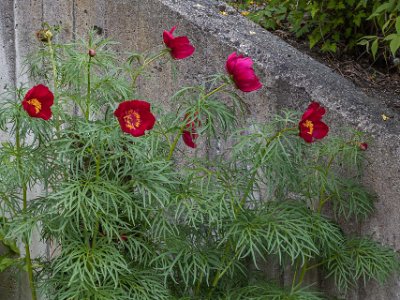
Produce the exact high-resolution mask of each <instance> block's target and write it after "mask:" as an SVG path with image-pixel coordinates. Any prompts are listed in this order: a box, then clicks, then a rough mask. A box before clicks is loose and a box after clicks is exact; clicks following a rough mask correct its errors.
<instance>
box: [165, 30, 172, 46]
mask: <svg viewBox="0 0 400 300" xmlns="http://www.w3.org/2000/svg"><path fill="white" fill-rule="evenodd" d="M173 39H174V36H173V35H172V34H171V33H170V32H168V31H164V32H163V40H164V43H165V45H167V47H168V48H171V47H170V43H171V41H172V40H173Z"/></svg>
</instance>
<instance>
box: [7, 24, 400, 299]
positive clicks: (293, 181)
mask: <svg viewBox="0 0 400 300" xmlns="http://www.w3.org/2000/svg"><path fill="white" fill-rule="evenodd" d="M41 32H43V34H41V35H40V37H41V39H40V49H39V51H37V52H36V53H34V54H32V55H31V56H30V57H29V58H28V60H27V62H28V66H29V68H28V70H29V71H30V75H31V77H32V78H33V79H35V80H37V82H38V83H40V82H41V83H42V84H43V85H42V86H40V87H41V88H40V89H41V91H46V93H47V94H46V95H47V96H46V97H48V96H49V94H48V90H49V91H51V93H52V94H54V105H52V106H50V105H47V104H46V103H48V102H49V101H48V102H46V101H45V102H40V100H41V97H42V94H41V93H40V91H39V92H38V91H37V90H36V92H38V93H36V94H35V93H33V92H27V91H28V89H25V88H18V89H16V90H15V91H10V92H8V93H7V94H3V95H2V96H1V103H0V127H1V129H2V130H3V131H4V132H5V133H7V134H8V135H9V137H10V138H9V140H8V141H5V142H3V143H2V145H1V148H0V160H1V163H2V168H1V170H0V178H1V180H0V199H1V201H0V213H1V215H0V217H1V218H0V226H1V227H0V240H1V241H2V242H3V244H4V245H5V246H6V247H7V249H8V250H7V251H6V253H5V255H3V256H1V257H0V271H3V270H5V269H6V268H8V267H14V268H15V267H18V268H20V269H21V270H26V271H27V272H28V275H29V282H30V287H31V291H32V299H34V300H35V299H38V297H41V296H43V297H44V298H45V299H57V300H63V299H65V300H67V299H68V300H70V299H74V300H78V299H79V300H81V299H85V300H86V299H88V300H89V299H90V300H92V299H140V300H147V299H181V300H183V299H254V300H255V299H276V300H278V299H279V300H280V299H323V296H324V295H323V292H322V291H319V292H318V291H317V286H314V287H313V288H310V287H309V284H310V282H307V284H306V283H305V281H306V280H305V278H306V274H307V273H308V272H314V270H315V269H316V268H320V270H321V272H322V273H323V274H324V276H326V277H327V278H332V279H333V280H334V282H335V283H336V285H337V288H338V290H340V292H346V290H347V289H348V288H349V287H353V286H355V285H357V284H358V283H359V279H362V280H363V281H364V282H366V281H367V280H370V279H373V280H378V281H379V282H383V281H384V280H385V279H386V278H388V276H390V275H391V274H392V273H393V272H394V271H397V269H398V260H397V256H396V254H395V252H394V251H393V250H391V249H390V248H388V247H386V246H382V245H380V244H379V243H377V242H374V241H372V240H370V239H368V238H365V237H364V238H361V237H354V236H351V237H349V236H346V235H345V234H344V233H343V231H342V230H341V229H340V227H339V225H338V224H339V223H340V224H343V223H344V221H347V220H351V221H359V219H360V218H367V217H368V215H370V213H371V212H372V211H373V199H374V196H373V195H372V194H371V193H370V192H369V191H367V190H366V189H365V188H364V187H363V186H362V185H361V184H360V176H361V171H362V158H363V155H364V154H365V151H362V150H365V147H364V149H362V147H361V146H360V145H361V143H363V137H362V135H361V134H360V133H354V132H343V137H331V136H328V137H327V136H326V135H327V133H328V129H329V128H328V126H327V125H326V124H325V123H323V122H322V121H321V119H322V117H323V115H324V113H325V110H324V109H323V108H322V107H321V106H320V105H319V104H317V103H312V104H310V106H309V108H308V109H307V110H306V112H305V113H304V114H303V117H301V114H299V113H295V112H287V111H283V112H280V113H278V114H277V116H275V117H274V118H273V119H272V120H271V121H269V122H268V123H267V124H255V123H252V124H247V126H244V125H243V124H244V122H243V119H244V118H243V116H247V115H249V112H248V107H247V105H251V103H247V104H246V103H245V102H244V101H243V100H242V99H241V98H240V93H241V91H239V90H238V89H240V90H242V91H245V92H251V91H255V90H257V89H259V88H261V86H262V85H261V83H260V82H259V79H258V77H257V76H256V75H255V72H254V70H253V67H252V60H251V59H250V58H244V57H243V56H241V55H237V54H236V53H234V54H232V55H231V56H230V59H228V60H229V68H228V70H227V71H228V72H229V74H217V75H215V76H211V77H209V78H207V80H206V82H204V84H203V85H200V86H195V87H184V88H182V89H181V90H179V91H178V92H176V94H175V95H174V96H173V97H172V98H171V106H170V108H171V109H168V110H166V109H165V108H161V107H158V106H157V102H156V101H154V100H153V99H146V97H145V95H142V94H141V93H140V88H138V87H137V84H136V81H137V79H138V78H139V77H140V76H142V75H145V74H146V71H147V70H148V68H149V67H151V64H152V63H153V62H154V61H155V60H161V61H162V62H165V63H167V64H183V63H190V62H184V61H179V62H177V61H175V59H184V58H187V57H189V56H191V55H192V54H193V52H194V46H192V44H191V43H190V41H189V39H188V38H187V37H184V36H180V37H173V36H172V37H169V40H168V43H167V42H165V44H166V46H167V48H165V49H162V50H161V51H160V52H158V53H155V52H150V53H145V54H139V53H132V54H131V55H130V56H129V59H128V62H127V63H125V62H122V64H121V66H119V62H120V61H121V58H120V57H117V56H116V54H115V53H114V52H113V50H112V46H113V45H114V43H112V42H110V41H108V40H104V39H102V37H101V36H98V34H96V33H95V32H90V33H89V35H88V37H87V39H85V40H79V41H78V42H76V43H69V44H62V43H59V42H57V36H56V35H55V32H56V30H55V29H54V28H50V27H48V26H47V25H46V24H44V29H43V30H42V31H41ZM51 32H53V33H54V34H51ZM166 32H167V31H166ZM167 33H168V32H167ZM169 33H170V34H171V32H169ZM171 35H172V34H171ZM164 39H165V38H164ZM173 40H177V41H175V42H173V43H172V42H171V41H173ZM161 41H162V40H161ZM161 41H160V42H161ZM181 47H183V48H181ZM196 51H201V49H197V50H196ZM167 54H170V55H167ZM232 57H235V58H237V59H234V60H232ZM243 63H244V65H236V64H243ZM240 68H245V69H246V72H245V73H240V72H239V73H238V72H237V71H238V70H239V69H240ZM223 71H224V70H222V72H223ZM246 74H247V75H246ZM246 76H248V77H246ZM248 85H249V86H250V88H249V89H247V88H246V87H248ZM44 86H47V87H48V88H44ZM244 87H245V88H244ZM160 88H161V87H160ZM32 94H35V95H36V96H35V97H33V96H32ZM26 95H29V97H27V96H26ZM139 95H140V97H139ZM30 96H32V97H30ZM28 98H29V99H28ZM48 99H50V98H48ZM138 99H144V100H140V101H139V100H138ZM23 101H25V102H26V103H25V105H24V104H23ZM27 101H30V102H29V103H28V102H27ZM50 102H51V101H50ZM50 102H49V103H50ZM42 104H43V105H44V104H46V105H47V106H46V107H44V106H43V105H42ZM117 107H119V109H117ZM172 108H174V109H172ZM42 109H46V114H45V115H43V116H44V117H37V116H42V115H39V114H40V112H41V110H42ZM113 112H114V114H113ZM50 116H51V118H50ZM242 126H243V127H244V128H243V129H241V128H240V127H242ZM193 134H195V135H193ZM315 139H318V140H315ZM216 142H218V143H220V144H221V145H223V147H222V150H220V151H216V152H215V153H212V158H210V155H209V154H210V153H207V152H206V151H204V150H205V149H207V148H208V145H210V144H212V143H216ZM188 146H189V147H188ZM192 148H195V149H192ZM39 188H40V190H41V192H40V193H37V194H35V196H34V197H33V199H32V200H31V201H27V200H28V191H29V190H32V189H39ZM33 230H39V232H40V234H41V238H42V239H43V241H44V242H46V243H47V244H48V247H49V250H50V251H49V253H47V255H44V254H43V256H42V257H36V258H32V257H30V245H31V244H32V238H31V236H32V232H33ZM16 243H18V244H21V245H24V247H25V252H22V253H25V254H22V257H19V249H18V248H17V247H16ZM265 261H267V262H269V263H271V264H272V265H275V266H276V267H275V269H280V271H278V273H280V274H281V275H280V278H285V280H279V278H278V277H279V276H275V275H276V274H275V273H276V272H275V273H274V272H271V274H269V278H272V279H273V278H274V276H275V280H272V279H271V281H266V280H265V276H264V275H263V272H269V269H268V268H265V267H263V266H264V265H265ZM284 273H286V274H284ZM282 274H284V275H285V276H282ZM37 292H38V294H37Z"/></svg>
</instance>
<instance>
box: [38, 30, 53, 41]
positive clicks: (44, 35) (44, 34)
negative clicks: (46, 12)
mask: <svg viewBox="0 0 400 300" xmlns="http://www.w3.org/2000/svg"><path fill="white" fill-rule="evenodd" d="M36 37H37V39H38V40H39V41H41V42H44V43H48V42H49V41H51V39H52V38H53V34H52V33H51V31H50V30H47V29H41V30H39V31H37V32H36Z"/></svg>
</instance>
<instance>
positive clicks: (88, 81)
mask: <svg viewBox="0 0 400 300" xmlns="http://www.w3.org/2000/svg"><path fill="white" fill-rule="evenodd" d="M91 65H92V57H91V56H89V62H88V65H87V94H86V112H85V119H86V121H89V115H90V67H91Z"/></svg>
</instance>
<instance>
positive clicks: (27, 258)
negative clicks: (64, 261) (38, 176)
mask: <svg viewBox="0 0 400 300" xmlns="http://www.w3.org/2000/svg"><path fill="white" fill-rule="evenodd" d="M15 147H16V153H17V157H16V159H17V165H18V171H19V177H20V180H21V183H22V214H23V215H25V214H26V211H27V207H28V195H27V191H28V187H27V183H26V181H25V176H24V175H23V166H22V160H21V137H20V128H19V121H18V120H17V121H16V131H15ZM24 244H25V262H26V266H27V271H28V280H29V286H30V287H31V295H32V300H36V299H37V296H36V288H35V283H34V280H33V269H32V259H31V250H30V248H29V241H24Z"/></svg>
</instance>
